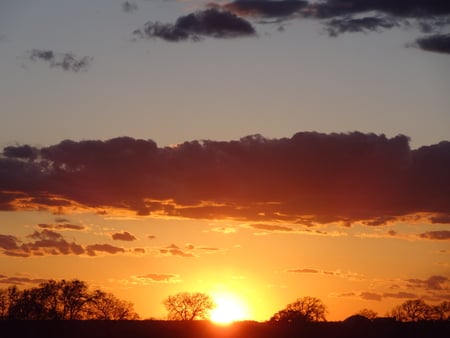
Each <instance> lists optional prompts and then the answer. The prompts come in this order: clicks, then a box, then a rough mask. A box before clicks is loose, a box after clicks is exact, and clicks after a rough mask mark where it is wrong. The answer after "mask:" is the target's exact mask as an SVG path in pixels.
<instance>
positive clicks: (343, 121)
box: [0, 0, 450, 146]
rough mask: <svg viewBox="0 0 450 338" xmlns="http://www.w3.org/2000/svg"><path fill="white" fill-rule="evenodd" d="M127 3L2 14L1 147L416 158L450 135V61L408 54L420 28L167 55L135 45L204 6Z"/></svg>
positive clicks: (266, 36) (158, 46)
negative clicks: (403, 139)
mask: <svg viewBox="0 0 450 338" xmlns="http://www.w3.org/2000/svg"><path fill="white" fill-rule="evenodd" d="M123 3H124V2H123V1H114V0H108V1H100V0H99V1H84V0H82V1H76V2H75V1H69V0H66V1H51V0H45V1H9V0H3V1H2V3H1V4H0V6H1V12H0V13H1V14H0V15H1V20H0V36H1V40H0V53H1V60H0V72H1V77H2V79H3V81H2V83H1V84H0V85H1V93H0V95H1V102H2V118H3V121H4V123H2V126H1V127H0V128H2V129H1V133H0V135H1V136H0V144H2V145H9V144H14V143H16V142H18V143H32V144H52V143H55V142H58V141H59V140H61V139H64V138H71V139H98V138H100V139H107V138H111V137H115V136H120V135H127V136H135V137H142V138H152V139H154V140H155V141H156V142H158V144H161V145H168V144H174V143H178V142H182V141H185V140H193V139H224V140H228V139H236V138H239V137H242V136H245V135H249V134H255V133H261V134H263V135H265V136H267V137H280V136H290V135H292V134H293V133H295V132H297V131H303V130H317V131H323V132H338V131H342V132H347V131H354V130H359V131H364V132H376V133H385V134H387V135H389V136H395V135H397V134H400V133H401V134H405V135H407V136H409V137H411V142H412V145H413V146H420V145H423V144H431V143H435V142H437V141H439V140H443V139H446V137H447V135H448V134H449V126H450V120H449V119H450V114H449V113H448V107H449V106H450V102H449V100H450V99H449V97H448V95H447V92H448V88H449V84H450V83H449V82H450V81H449V80H448V79H449V78H450V77H449V76H448V72H449V71H450V67H449V62H450V61H449V60H450V59H449V57H448V54H444V53H433V52H427V51H423V50H421V49H419V48H414V47H410V48H406V47H405V45H407V44H408V43H411V42H414V40H415V39H416V38H418V37H419V36H423V34H422V33H421V32H420V31H419V30H418V29H416V28H409V29H407V28H405V27H398V28H392V29H386V30H381V31H380V32H366V33H346V34H342V35H340V36H338V37H335V38H332V37H329V36H328V34H327V33H326V31H325V28H324V27H325V26H324V24H323V21H324V20H315V19H311V18H309V19H306V18H300V19H299V18H292V19H290V20H285V21H283V22H282V26H283V30H282V31H279V26H280V24H258V22H260V21H261V20H260V19H258V18H249V19H248V21H249V22H251V23H252V24H253V26H254V27H255V29H256V32H257V35H256V36H246V37H237V38H228V39H220V38H214V37H206V38H204V39H202V41H199V42H192V41H180V42H167V41H164V40H162V39H159V38H150V39H148V40H147V39H136V36H135V35H133V34H132V33H133V31H135V30H136V29H139V28H142V27H143V26H144V25H145V23H146V22H149V21H151V22H155V21H159V22H162V23H173V22H174V21H175V20H176V19H177V18H178V17H180V16H183V15H187V14H189V13H191V12H194V11H195V10H202V9H204V5H203V4H204V3H203V2H201V1H182V2H176V1H162V0H161V1H159V0H152V1H144V0H142V1H135V2H132V3H133V4H135V5H136V6H137V10H132V11H130V12H125V11H124V10H123V7H122V6H123ZM133 8H134V7H133ZM133 40H137V41H133ZM35 49H36V50H46V51H47V50H51V51H53V52H54V53H55V55H56V57H57V58H58V57H59V58H62V56H63V55H65V54H66V53H73V54H74V55H75V56H76V57H77V58H80V59H81V58H83V57H88V58H89V60H90V63H89V65H88V67H86V69H85V70H84V71H83V70H82V71H79V72H77V73H75V72H73V71H64V70H62V68H60V67H53V68H51V67H49V63H48V62H45V61H43V60H41V59H35V61H32V60H30V52H31V51H32V50H35Z"/></svg>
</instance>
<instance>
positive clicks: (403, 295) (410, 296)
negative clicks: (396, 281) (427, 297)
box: [383, 291, 419, 299]
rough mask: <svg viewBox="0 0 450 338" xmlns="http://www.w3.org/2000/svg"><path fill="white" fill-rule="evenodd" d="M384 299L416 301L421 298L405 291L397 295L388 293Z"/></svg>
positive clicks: (384, 295)
mask: <svg viewBox="0 0 450 338" xmlns="http://www.w3.org/2000/svg"><path fill="white" fill-rule="evenodd" d="M383 297H385V298H400V299H415V298H419V296H418V295H417V294H415V293H411V292H404V291H400V292H396V293H392V292H387V293H384V294H383Z"/></svg>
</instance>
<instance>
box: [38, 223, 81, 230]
mask: <svg viewBox="0 0 450 338" xmlns="http://www.w3.org/2000/svg"><path fill="white" fill-rule="evenodd" d="M38 227H39V228H41V229H49V230H52V229H53V230H84V229H85V227H84V226H82V225H76V224H69V223H66V224H46V223H41V224H38Z"/></svg>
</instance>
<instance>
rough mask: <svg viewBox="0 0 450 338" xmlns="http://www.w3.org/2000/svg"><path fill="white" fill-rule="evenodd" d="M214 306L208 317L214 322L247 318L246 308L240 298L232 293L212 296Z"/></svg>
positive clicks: (228, 321)
mask: <svg viewBox="0 0 450 338" xmlns="http://www.w3.org/2000/svg"><path fill="white" fill-rule="evenodd" d="M213 299H214V302H215V303H216V305H217V306H216V308H215V309H214V310H213V311H212V312H211V315H210V319H211V321H213V322H214V323H218V324H229V323H231V322H234V321H238V320H244V319H246V318H248V310H247V307H246V305H245V304H244V303H243V302H242V300H241V299H239V298H237V297H236V296H235V295H232V294H217V295H214V296H213Z"/></svg>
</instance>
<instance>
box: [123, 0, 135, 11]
mask: <svg viewBox="0 0 450 338" xmlns="http://www.w3.org/2000/svg"><path fill="white" fill-rule="evenodd" d="M138 9H139V7H138V5H137V4H135V3H132V2H128V1H125V2H124V3H123V4H122V10H123V11H124V12H125V13H131V12H135V11H137V10H138Z"/></svg>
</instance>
